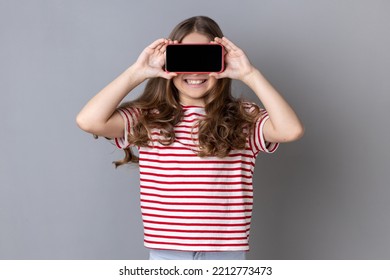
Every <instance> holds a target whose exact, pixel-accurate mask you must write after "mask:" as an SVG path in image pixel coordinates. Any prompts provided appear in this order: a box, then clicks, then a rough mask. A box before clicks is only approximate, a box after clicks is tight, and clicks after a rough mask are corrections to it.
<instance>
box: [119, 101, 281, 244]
mask: <svg viewBox="0 0 390 280" xmlns="http://www.w3.org/2000/svg"><path fill="white" fill-rule="evenodd" d="M118 110H119V112H120V113H121V115H122V117H123V119H124V122H125V135H124V136H123V137H122V138H116V139H115V143H116V145H117V146H118V148H121V149H123V148H126V147H128V146H129V143H128V141H127V133H128V132H129V131H130V133H131V131H132V127H133V126H134V125H135V123H136V122H137V117H138V115H139V110H137V109H134V108H121V109H118ZM183 111H184V113H183V118H182V121H181V122H180V123H178V124H177V125H176V126H175V128H174V129H175V141H174V142H173V144H171V145H170V146H164V145H162V144H160V143H159V142H158V141H157V139H158V138H159V137H162V136H160V133H159V130H158V129H155V130H153V131H152V137H153V141H152V142H151V143H150V145H149V146H148V147H139V148H138V149H139V168H140V188H141V191H140V192H141V212H142V220H143V225H144V245H145V246H146V247H147V248H151V249H170V250H183V251H242V250H249V243H248V241H249V230H250V223H251V216H252V204H253V188H252V178H253V171H254V167H255V159H256V156H257V155H258V154H259V153H260V152H266V153H272V152H274V151H275V150H276V148H277V147H278V143H267V142H265V140H264V138H263V133H262V129H263V126H264V123H265V121H266V120H267V119H268V118H269V117H268V114H267V112H266V111H265V110H264V109H261V112H262V114H261V117H260V118H259V119H258V121H257V123H256V125H255V129H254V133H253V134H252V135H250V137H248V139H247V144H246V148H245V150H233V151H231V152H230V153H229V155H228V156H227V157H225V158H218V157H203V158H201V157H199V156H198V155H197V154H196V151H197V136H196V134H197V133H196V132H197V122H198V120H199V119H200V118H202V117H204V115H205V111H204V108H203V107H196V106H183Z"/></svg>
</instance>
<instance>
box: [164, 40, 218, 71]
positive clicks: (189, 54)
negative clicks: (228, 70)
mask: <svg viewBox="0 0 390 280" xmlns="http://www.w3.org/2000/svg"><path fill="white" fill-rule="evenodd" d="M165 54H166V57H165V70H166V71H167V72H175V73H210V72H216V73H220V72H222V71H223V70H224V56H225V53H224V47H223V46H222V45H220V44H171V45H168V46H167V49H166V53H165Z"/></svg>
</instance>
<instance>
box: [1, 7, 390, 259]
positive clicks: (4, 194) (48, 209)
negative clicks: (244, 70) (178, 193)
mask: <svg viewBox="0 0 390 280" xmlns="http://www.w3.org/2000/svg"><path fill="white" fill-rule="evenodd" d="M389 14H390V1H385V0H383V1H380V0H366V1H356V0H349V1H348V0H337V1H336V0H321V1H311V0H307V1H305V0H297V1H290V0H284V1H271V0H257V1H255V0H253V1H247V0H240V1H226V0H220V1H210V0H197V1H195V2H194V1H182V0H180V1H179V0H178V1H167V0H165V1H157V0H156V1H150V0H142V1H129V0H128V1H125V0H121V1H119V0H115V1H108V0H107V1H102V0H100V1H96V0H81V1H79V0H77V1H76V0H71V1H65V0H63V1H61V0H51V1H49V0H46V1H45V0H35V1H30V0H19V1H6V0H1V1H0V40H1V43H0V56H1V59H0V116H1V117H0V128H1V137H0V143H1V157H0V258H1V259H145V258H147V256H148V252H147V250H146V249H145V248H144V247H143V232H142V223H141V216H140V209H139V189H138V184H139V176H138V170H137V167H136V166H126V167H123V168H119V169H118V170H115V169H114V167H113V165H112V161H114V160H117V159H119V158H121V157H122V152H121V151H118V150H116V148H115V147H114V146H113V145H112V144H111V143H109V142H108V141H106V140H105V139H98V140H94V139H93V138H92V136H91V135H88V134H87V133H84V132H82V131H81V130H80V129H79V128H78V127H77V125H76V122H75V118H76V115H77V113H78V112H79V111H80V110H81V108H82V107H83V106H84V104H85V103H86V102H87V101H88V100H89V99H90V98H91V97H92V96H93V95H95V94H96V93H97V92H98V91H99V90H100V89H101V88H103V87H104V86H105V85H106V84H107V83H109V82H110V81H111V80H112V79H114V78H115V77H116V76H117V75H119V74H120V73H121V72H122V71H123V70H125V69H126V68H127V67H128V66H129V65H130V64H131V63H133V62H134V61H135V59H136V58H137V57H138V55H139V53H140V52H141V51H142V50H143V48H144V47H146V46H147V45H148V44H149V43H151V42H152V41H153V40H155V39H157V38H160V37H165V36H167V35H168V34H169V32H170V31H171V29H172V28H173V27H174V26H175V25H176V24H177V23H178V22H179V21H181V20H182V19H185V18H187V17H190V16H194V15H208V16H210V17H212V18H214V19H215V20H216V21H217V22H218V23H219V24H220V26H221V27H222V29H223V30H224V32H225V35H226V36H227V37H229V38H230V39H231V40H233V42H235V43H236V44H237V45H239V46H240V47H241V48H242V49H244V50H245V51H246V53H247V55H248V56H249V58H250V59H251V61H252V63H253V64H255V65H256V66H257V67H258V68H259V69H261V71H262V72H263V73H264V75H265V76H266V77H267V78H268V79H269V80H270V81H271V82H272V83H273V84H274V86H275V87H276V88H277V89H278V90H279V91H280V92H281V93H282V94H283V96H284V97H285V98H286V99H287V100H288V101H289V102H290V104H291V105H292V106H293V107H294V109H295V110H296V112H297V113H298V115H299V116H300V117H301V119H302V121H303V122H304V124H305V128H306V134H305V136H304V138H302V139H301V140H300V141H298V142H294V143H290V144H284V145H281V146H280V148H279V150H278V151H277V152H276V153H275V154H273V155H261V156H260V157H259V158H258V160H257V166H256V172H255V174H256V175H255V180H254V187H255V207H254V215H253V221H252V223H253V224H252V231H251V237H250V239H251V240H250V241H251V251H250V253H249V255H248V256H249V258H250V259H389V258H390V219H389V213H390V203H389V200H390V199H389V198H390V189H389V185H390V184H389V181H390V172H389V171H390V170H389V166H390V149H389V147H388V144H389V140H390V139H389V138H390V137H389V136H390V132H389V125H388V124H387V122H388V120H389V119H390V113H389V110H388V106H389V104H390V98H389V95H390V79H389V71H390V54H389V53H390V52H389V50H390V38H389V30H390V17H389ZM141 88H142V86H141V87H140V88H138V89H136V90H135V92H134V93H132V94H131V95H130V96H129V97H128V98H133V97H134V96H136V95H137V94H138V93H139V92H140V91H141ZM234 90H235V93H236V95H237V96H240V95H244V96H246V97H247V98H248V99H250V100H252V101H254V100H256V96H255V95H254V94H253V93H251V92H250V90H249V89H248V88H247V87H245V86H244V85H243V84H241V83H239V82H235V83H234Z"/></svg>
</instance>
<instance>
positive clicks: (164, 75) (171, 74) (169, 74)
mask: <svg viewBox="0 0 390 280" xmlns="http://www.w3.org/2000/svg"><path fill="white" fill-rule="evenodd" d="M158 76H159V77H161V78H164V79H167V80H170V79H173V78H174V77H176V76H177V74H176V73H174V72H165V71H161V72H160V73H159V75H158Z"/></svg>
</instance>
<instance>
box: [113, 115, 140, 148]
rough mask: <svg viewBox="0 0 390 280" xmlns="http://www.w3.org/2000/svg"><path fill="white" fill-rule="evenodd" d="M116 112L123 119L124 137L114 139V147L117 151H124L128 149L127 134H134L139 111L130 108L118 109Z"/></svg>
mask: <svg viewBox="0 0 390 280" xmlns="http://www.w3.org/2000/svg"><path fill="white" fill-rule="evenodd" d="M116 110H117V112H119V114H120V115H121V116H122V118H123V124H124V129H123V131H124V135H123V136H122V137H119V138H114V141H115V145H116V146H117V147H118V148H119V149H126V148H128V147H130V143H129V140H128V136H129V133H131V134H132V133H133V132H134V127H135V125H136V124H137V121H138V117H139V114H140V111H139V110H138V109H135V108H131V107H125V108H118V109H116Z"/></svg>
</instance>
